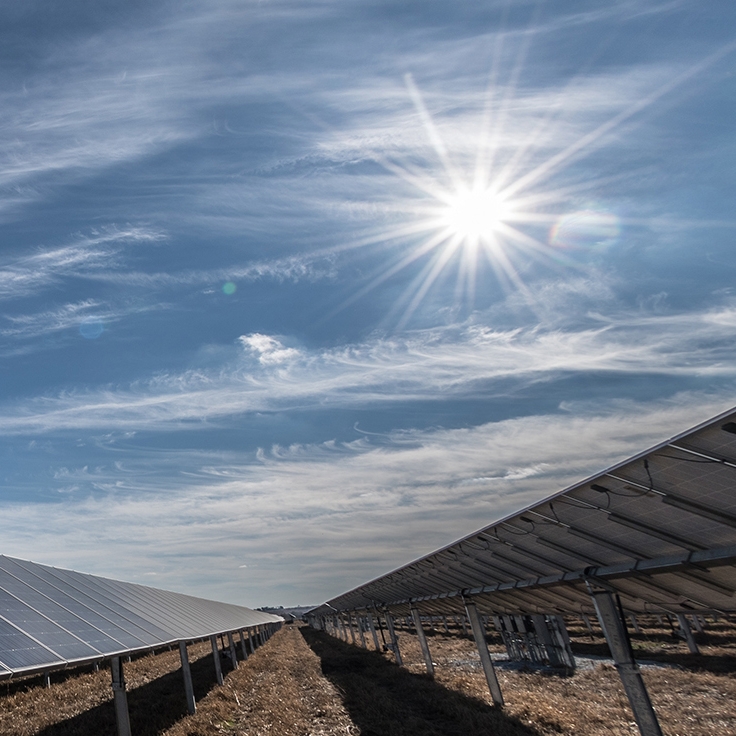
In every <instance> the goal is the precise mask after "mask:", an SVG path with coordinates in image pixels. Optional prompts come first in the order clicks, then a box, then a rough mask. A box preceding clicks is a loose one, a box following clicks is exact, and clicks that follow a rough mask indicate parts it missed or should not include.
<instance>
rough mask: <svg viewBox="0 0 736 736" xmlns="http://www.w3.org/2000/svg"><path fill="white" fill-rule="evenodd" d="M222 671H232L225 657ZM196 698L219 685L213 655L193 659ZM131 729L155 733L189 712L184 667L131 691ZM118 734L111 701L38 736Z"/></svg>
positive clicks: (138, 734) (139, 735)
mask: <svg viewBox="0 0 736 736" xmlns="http://www.w3.org/2000/svg"><path fill="white" fill-rule="evenodd" d="M221 662H222V668H223V674H227V672H229V671H230V669H231V668H230V667H229V664H230V662H229V659H227V658H222V659H221ZM190 668H191V671H192V684H193V685H194V698H195V700H196V701H197V702H199V701H200V700H201V699H202V698H204V697H205V696H206V695H207V693H208V692H209V691H210V690H211V689H212V688H213V687H214V686H215V685H216V684H217V682H216V679H215V664H214V661H213V659H212V655H211V654H209V655H207V656H206V657H202V658H200V659H198V660H196V661H195V662H191V664H190ZM128 710H129V712H130V730H131V733H133V734H135V736H156V734H159V733H160V732H161V731H165V730H166V729H167V728H170V727H171V726H173V725H174V724H175V723H176V722H177V721H178V720H180V719H181V718H183V717H184V716H185V715H187V708H186V701H185V696H184V680H183V678H182V673H181V669H176V670H174V671H173V672H169V673H168V674H166V675H164V676H163V677H159V678H157V679H156V680H153V681H151V682H149V683H146V684H145V685H141V686H140V687H137V688H134V689H132V690H129V691H128ZM92 734H94V736H108V735H109V736H117V725H116V723H115V710H114V706H113V700H112V688H110V700H109V701H108V702H106V703H103V704H101V705H98V706H96V707H95V708H90V709H89V710H86V711H85V712H84V713H80V714H79V715H77V716H74V717H72V718H68V719H67V720H65V721H60V722H59V723H54V724H53V725H51V726H48V727H46V728H44V729H42V730H41V731H39V732H38V733H37V736H91V735H92Z"/></svg>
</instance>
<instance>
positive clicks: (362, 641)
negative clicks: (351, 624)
mask: <svg viewBox="0 0 736 736" xmlns="http://www.w3.org/2000/svg"><path fill="white" fill-rule="evenodd" d="M356 618H357V619H358V633H359V634H360V646H362V647H363V649H367V648H368V647H367V646H366V643H365V627H364V625H363V622H364V621H365V619H363V618H362V617H361V616H356Z"/></svg>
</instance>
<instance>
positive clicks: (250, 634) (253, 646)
mask: <svg viewBox="0 0 736 736" xmlns="http://www.w3.org/2000/svg"><path fill="white" fill-rule="evenodd" d="M248 646H249V647H250V653H251V654H255V653H256V641H255V637H254V636H253V630H252V629H248Z"/></svg>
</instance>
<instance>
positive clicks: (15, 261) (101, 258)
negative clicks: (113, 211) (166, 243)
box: [0, 226, 165, 299]
mask: <svg viewBox="0 0 736 736" xmlns="http://www.w3.org/2000/svg"><path fill="white" fill-rule="evenodd" d="M164 238H165V235H164V234H163V233H162V232H161V231H160V230H157V229H151V228H144V227H127V228H118V227H114V226H113V227H109V228H106V229H103V230H99V231H92V232H91V233H89V234H87V235H80V236H78V237H76V238H74V239H73V240H72V242H70V243H68V244H66V245H61V246H55V247H51V248H38V249H37V250H36V251H35V252H33V253H30V254H28V255H22V256H16V257H12V258H5V259H3V261H1V262H0V299H15V298H18V297H23V296H28V295H29V294H33V293H36V291H37V290H39V289H41V288H43V287H47V286H49V285H50V284H53V283H57V282H59V281H60V280H61V279H63V278H65V277H68V276H72V275H73V276H82V275H91V274H99V273H101V272H102V271H105V270H108V269H111V268H113V267H114V266H117V265H119V263H120V253H121V251H122V249H123V248H124V247H125V246H126V245H128V244H131V243H155V242H160V241H161V240H163V239H164Z"/></svg>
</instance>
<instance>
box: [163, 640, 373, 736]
mask: <svg viewBox="0 0 736 736" xmlns="http://www.w3.org/2000/svg"><path fill="white" fill-rule="evenodd" d="M222 733H226V734H233V735H237V736H244V735H246V734H247V736H266V735H269V736H271V735H273V736H337V734H356V735H357V734H359V733H360V732H359V731H358V730H357V729H356V728H355V726H354V725H353V723H352V721H351V720H350V718H349V716H348V714H347V712H346V711H345V708H344V707H343V705H342V703H341V701H340V696H339V694H338V693H337V691H336V690H335V688H334V687H333V686H332V685H331V684H330V682H328V681H327V680H326V679H325V678H324V677H323V675H322V672H321V670H320V661H319V659H318V658H317V656H316V655H315V654H314V653H313V652H312V651H311V650H310V649H309V648H308V647H307V646H306V645H305V644H304V641H303V639H302V637H301V635H300V634H299V631H298V630H297V629H295V628H293V627H291V626H287V627H284V628H283V629H281V631H279V632H278V633H276V634H275V635H274V636H273V637H272V639H271V640H270V641H269V642H268V644H267V645H266V646H265V647H263V648H261V649H258V650H257V651H256V653H255V654H253V655H251V657H249V658H248V660H247V661H246V662H243V663H241V664H240V667H239V668H238V669H237V670H236V671H234V672H231V673H230V675H228V677H227V679H226V681H225V684H224V685H223V686H222V687H218V688H216V689H215V690H214V691H213V692H212V693H211V694H210V696H209V697H207V698H205V700H203V701H202V702H201V703H199V705H198V707H197V713H196V714H195V715H193V716H188V717H186V718H184V719H183V720H181V721H180V722H179V723H177V724H176V725H175V726H173V727H172V728H171V729H169V730H167V731H165V732H164V734H165V736H207V735H209V734H222Z"/></svg>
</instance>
